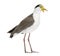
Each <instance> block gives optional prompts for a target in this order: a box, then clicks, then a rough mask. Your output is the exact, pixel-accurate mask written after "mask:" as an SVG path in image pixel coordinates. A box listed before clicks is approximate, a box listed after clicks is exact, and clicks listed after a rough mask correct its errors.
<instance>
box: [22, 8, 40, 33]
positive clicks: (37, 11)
mask: <svg viewBox="0 0 60 56" xmlns="http://www.w3.org/2000/svg"><path fill="white" fill-rule="evenodd" d="M33 18H34V21H35V22H34V24H33V25H32V26H30V27H29V28H27V29H25V30H23V31H22V32H21V33H30V32H32V31H34V30H35V29H36V28H37V27H38V26H39V24H40V8H39V7H38V8H36V9H35V10H34V12H33Z"/></svg>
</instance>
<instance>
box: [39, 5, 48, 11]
mask: <svg viewBox="0 0 60 56" xmlns="http://www.w3.org/2000/svg"><path fill="white" fill-rule="evenodd" d="M40 9H41V11H42V12H44V11H48V10H47V9H45V8H44V6H42V5H41V6H40Z"/></svg>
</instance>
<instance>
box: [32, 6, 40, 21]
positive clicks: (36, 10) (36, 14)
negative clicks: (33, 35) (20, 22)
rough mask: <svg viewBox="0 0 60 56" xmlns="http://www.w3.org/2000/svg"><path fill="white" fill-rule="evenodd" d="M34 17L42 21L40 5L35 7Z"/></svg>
mask: <svg viewBox="0 0 60 56" xmlns="http://www.w3.org/2000/svg"><path fill="white" fill-rule="evenodd" d="M33 18H34V20H35V21H37V20H39V21H40V8H39V7H37V8H35V9H34V12H33Z"/></svg>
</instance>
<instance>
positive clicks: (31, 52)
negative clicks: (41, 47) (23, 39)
mask: <svg viewBox="0 0 60 56" xmlns="http://www.w3.org/2000/svg"><path fill="white" fill-rule="evenodd" d="M31 53H39V52H37V51H31Z"/></svg>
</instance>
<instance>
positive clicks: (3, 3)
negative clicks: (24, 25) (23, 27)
mask: <svg viewBox="0 0 60 56" xmlns="http://www.w3.org/2000/svg"><path fill="white" fill-rule="evenodd" d="M40 3H41V4H43V5H44V6H45V8H47V10H48V11H47V12H45V13H43V12H41V16H40V26H39V28H38V29H37V30H35V31H34V32H32V33H31V38H30V41H31V44H32V48H33V50H34V51H38V52H39V53H27V54H26V53H24V45H23V36H24V34H18V35H16V36H14V37H13V38H12V39H10V38H9V36H10V34H8V33H7V32H8V31H9V30H10V29H12V28H13V27H14V26H16V25H17V24H19V23H20V21H21V20H23V19H24V18H25V17H26V16H28V15H29V14H31V13H32V12H33V10H34V7H35V6H36V5H37V4H40ZM0 56H60V1H59V0H49V1H48V0H0Z"/></svg>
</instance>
